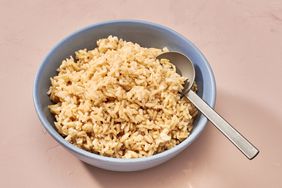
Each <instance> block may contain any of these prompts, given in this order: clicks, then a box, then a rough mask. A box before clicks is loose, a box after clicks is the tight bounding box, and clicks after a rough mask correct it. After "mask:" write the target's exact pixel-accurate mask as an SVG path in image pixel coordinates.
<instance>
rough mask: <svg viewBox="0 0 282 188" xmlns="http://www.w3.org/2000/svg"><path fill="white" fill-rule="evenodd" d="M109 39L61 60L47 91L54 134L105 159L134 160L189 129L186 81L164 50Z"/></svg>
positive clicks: (192, 113) (162, 147)
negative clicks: (184, 93)
mask: <svg viewBox="0 0 282 188" xmlns="http://www.w3.org/2000/svg"><path fill="white" fill-rule="evenodd" d="M165 51H168V50H167V49H166V48H164V49H162V50H161V49H156V48H143V47H141V46H140V45H138V44H136V43H132V42H126V41H124V40H122V39H118V38H117V37H112V36H109V37H108V38H104V39H100V40H98V42H97V48H95V49H93V50H89V51H88V50H86V49H84V50H78V51H77V52H75V58H73V57H70V58H67V59H65V60H64V61H63V62H62V64H61V65H60V67H59V69H58V75H57V76H54V77H52V78H51V86H50V89H49V91H48V95H49V96H50V99H51V100H52V101H53V102H54V104H52V105H50V106H49V109H50V111H51V113H52V114H54V115H55V119H56V121H55V126H56V128H57V130H58V132H59V133H60V134H61V135H62V136H63V137H64V138H65V139H66V140H67V141H68V142H70V143H72V144H74V145H76V146H78V147H80V148H82V149H85V150H87V151H90V152H93V153H97V154H100V155H103V156H109V157H115V158H138V157H146V156H151V155H154V154H156V153H160V152H162V151H164V150H167V149H169V148H172V147H174V146H175V145H177V144H179V143H180V142H181V141H183V140H184V139H185V138H187V136H188V135H189V134H190V132H191V130H192V123H193V119H194V117H195V116H196V114H197V110H196V109H195V107H194V106H193V105H192V104H191V103H190V102H189V101H188V100H187V99H186V98H185V97H184V98H180V94H179V92H180V91H181V90H182V89H183V84H184V81H185V78H184V77H181V76H180V75H178V74H177V73H176V69H175V66H174V65H173V64H171V63H170V62H169V61H168V60H166V59H162V60H160V61H159V60H157V59H156V57H157V56H158V55H159V54H161V53H162V52H165Z"/></svg>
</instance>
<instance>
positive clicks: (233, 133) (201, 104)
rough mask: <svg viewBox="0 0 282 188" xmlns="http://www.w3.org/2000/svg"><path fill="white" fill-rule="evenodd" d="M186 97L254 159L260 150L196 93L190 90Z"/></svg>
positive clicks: (247, 155)
mask: <svg viewBox="0 0 282 188" xmlns="http://www.w3.org/2000/svg"><path fill="white" fill-rule="evenodd" d="M186 97H188V99H189V100H190V101H191V102H192V103H193V104H194V105H195V106H196V107H197V108H198V109H199V110H200V111H201V112H202V113H203V114H204V115H205V116H206V117H207V118H208V119H209V120H210V121H211V122H212V123H213V124H214V125H215V126H216V128H217V129H218V130H220V131H221V132H222V133H223V134H224V136H226V137H227V138H228V139H229V140H230V141H231V142H232V143H233V144H234V145H235V146H236V147H237V148H238V149H239V150H240V151H241V152H242V153H243V154H244V155H245V156H246V157H247V158H248V159H250V160H251V159H253V158H255V157H256V156H257V154H258V153H259V150H258V149H257V148H256V147H255V146H253V145H252V144H251V143H250V142H249V141H248V140H247V139H246V138H245V137H244V136H242V135H241V134H240V133H239V132H238V131H237V130H236V129H234V128H233V127H232V126H231V125H230V124H229V123H228V122H227V121H226V120H224V119H223V118H222V117H221V116H220V115H219V114H218V113H217V112H215V111H214V110H213V109H212V108H211V107H210V106H209V105H208V104H207V103H206V102H205V101H204V100H202V99H201V98H200V97H199V96H198V95H197V94H196V93H195V92H194V91H192V90H190V91H189V92H188V93H187V94H186Z"/></svg>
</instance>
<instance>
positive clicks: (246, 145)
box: [157, 52, 259, 160]
mask: <svg viewBox="0 0 282 188" xmlns="http://www.w3.org/2000/svg"><path fill="white" fill-rule="evenodd" d="M157 59H168V60H169V61H170V62H171V63H173V64H174V65H175V66H176V70H177V73H178V74H180V75H182V76H184V77H186V78H188V81H187V83H186V84H185V88H184V90H183V95H185V96H186V97H187V98H188V99H189V100H190V101H191V102H192V103H193V104H194V105H195V106H196V107H197V108H198V109H199V110H200V111H201V112H202V113H203V114H204V115H205V116H206V117H207V118H208V119H209V120H210V121H211V122H212V123H213V124H214V125H215V127H216V128H217V129H218V130H220V131H221V133H223V134H224V136H226V137H227V138H228V139H229V140H230V141H231V142H232V143H233V144H234V145H235V146H236V147H237V148H238V149H239V150H240V151H241V152H242V153H243V154H244V155H245V156H246V157H247V158H248V159H250V160H251V159H253V158H255V157H256V156H257V154H258V153H259V150H258V149H257V148H256V147H255V146H254V145H252V144H251V143H250V142H249V141H248V140H247V139H246V138H244V136H242V135H241V134H240V133H239V132H238V131H237V130H236V129H235V128H233V127H232V126H231V125H230V124H229V123H228V122H227V121H226V120H224V119H223V118H222V117H221V116H220V115H219V114H218V113H217V112H215V111H214V110H213V109H212V108H211V107H210V106H209V105H208V104H207V103H206V102H205V101H204V100H203V99H201V98H200V97H199V96H198V95H197V94H196V93H195V92H194V91H192V90H191V87H192V85H193V83H194V80H195V68H194V65H193V63H192V61H191V60H190V59H189V58H188V57H186V56H185V55H183V54H181V53H178V52H165V53H163V54H161V55H159V56H158V57H157Z"/></svg>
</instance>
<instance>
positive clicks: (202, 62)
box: [33, 20, 216, 171]
mask: <svg viewBox="0 0 282 188" xmlns="http://www.w3.org/2000/svg"><path fill="white" fill-rule="evenodd" d="M108 35H115V36H118V37H120V38H123V39H125V40H127V41H132V42H137V43H139V44H140V45H142V46H145V47H156V48H163V47H168V48H169V50H171V51H178V52H181V53H183V54H185V55H186V56H188V57H189V58H190V59H191V60H192V62H193V63H194V65H195V69H196V81H197V84H198V87H199V92H198V94H199V96H200V97H201V98H202V99H204V100H205V101H206V102H207V103H208V104H209V105H210V106H212V107H214V104H215V96H216V88H215V79H214V76H213V72H212V70H211V67H210V65H209V64H208V62H207V60H206V59H205V57H204V56H203V54H202V53H201V52H200V50H199V49H198V48H197V47H196V46H195V45H194V44H192V43H191V42H190V41H189V40H187V39H186V38H185V37H184V36H182V35H180V34H179V33H177V32H175V31H173V30H172V29H169V28H167V27H165V26H162V25H158V24H155V23H150V22H146V21H136V20H116V21H108V22H103V23H98V24H95V25H92V26H90V27H87V28H85V29H82V30H80V31H78V32H75V33H74V34H72V35H70V36H68V37H67V38H65V39H64V40H62V41H61V42H60V43H58V44H57V45H56V46H55V47H54V48H53V49H52V50H51V51H50V52H49V54H48V55H47V57H46V58H45V59H44V61H43V63H42V64H41V66H40V67H39V70H38V72H37V74H36V78H35V83H34V90H33V100H34V105H35V109H36V112H37V114H38V117H39V119H40V121H41V123H42V124H43V126H44V128H45V129H46V130H47V131H48V133H49V134H50V135H51V136H52V137H53V138H54V139H55V140H56V141H57V142H58V143H60V144H61V145H62V146H64V147H65V148H66V149H67V150H68V151H70V152H71V153H73V154H74V155H75V156H76V157H77V158H79V159H80V160H82V161H84V162H86V163H88V164H90V165H93V166H96V167H99V168H103V169H107V170H113V171H136V170H142V169H147V168H150V167H153V166H156V165H159V164H161V163H163V162H165V161H167V160H169V159H171V158H172V157H174V156H176V155H177V154H179V153H180V152H181V151H183V150H184V149H185V148H187V146H189V145H190V144H191V143H192V142H193V141H194V140H195V139H196V138H197V137H198V136H199V134H200V133H201V132H202V131H203V129H204V128H205V125H206V123H207V119H206V118H205V117H204V116H203V115H199V116H198V117H197V119H196V121H195V123H194V129H193V131H192V133H191V134H190V136H189V137H188V138H187V139H185V140H184V141H183V142H181V143H180V144H179V145H177V146H175V147H173V148H171V149H169V150H167V151H164V152H162V153H159V154H156V155H153V156H150V157H145V158H137V159H117V158H111V157H104V156H101V155H97V154H93V153H90V152H87V151H85V150H82V149H80V148H78V147H76V146H74V145H72V144H70V143H68V142H67V141H65V140H64V139H63V137H62V136H60V134H59V133H58V132H57V131H56V129H55V127H54V117H53V116H52V114H50V112H49V110H48V105H49V104H51V101H50V100H49V97H48V96H47V94H46V92H47V91H48V88H49V86H50V77H52V76H54V75H56V74H57V72H56V69H57V68H58V67H59V65H60V63H61V62H62V60H63V59H65V58H66V57H69V56H70V55H73V54H74V52H75V51H76V50H79V49H83V48H87V49H92V48H95V47H96V41H97V40H98V39H100V38H104V37H107V36H108Z"/></svg>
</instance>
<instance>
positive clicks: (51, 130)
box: [33, 19, 216, 163]
mask: <svg viewBox="0 0 282 188" xmlns="http://www.w3.org/2000/svg"><path fill="white" fill-rule="evenodd" d="M111 24H141V25H146V26H150V27H153V28H158V29H161V30H164V31H166V32H169V33H170V34H173V35H176V36H177V37H179V38H180V39H181V40H183V41H185V42H186V43H188V44H189V45H190V46H192V48H194V50H195V51H196V52H197V53H198V54H199V56H200V58H201V59H202V60H203V62H204V64H205V66H206V67H207V71H208V74H209V77H210V78H211V85H210V88H211V92H210V93H211V96H210V98H211V100H210V101H209V105H210V106H211V107H214V106H215V98H216V83H215V77H214V74H213V71H212V69H211V66H210V64H209V63H208V61H207V59H206V58H205V56H204V55H203V54H202V52H201V51H200V50H199V49H198V48H197V47H196V46H195V45H194V44H193V43H192V42H191V41H190V40H188V39H187V38H186V37H184V36H183V35H182V34H180V33H178V32H176V31H174V30H173V29H171V28H169V27H167V26H163V25H161V24H158V23H153V22H149V21H145V20H135V19H120V20H109V21H104V22H98V23H95V24H91V25H89V26H86V27H84V28H82V29H79V30H77V31H75V32H73V33H71V34H69V35H68V36H66V37H65V38H63V39H62V40H60V41H59V42H57V44H56V45H55V46H54V47H53V48H52V49H51V50H50V51H49V52H48V53H47V55H46V56H45V58H44V59H43V61H42V63H41V65H40V66H39V68H38V71H37V72H36V75H35V80H34V87H33V103H34V107H35V110H36V113H37V115H38V117H39V120H40V122H41V123H42V125H43V127H44V128H45V129H46V130H47V132H48V133H49V134H50V135H51V136H52V137H53V138H54V139H55V140H56V141H57V142H58V143H59V144H61V145H63V146H64V147H66V148H67V149H69V150H70V151H71V152H74V153H75V154H78V155H82V156H84V157H86V158H89V159H93V158H94V159H96V160H99V161H105V162H112V163H116V162H117V163H138V162H147V161H152V160H156V159H159V158H165V157H166V156H168V155H172V154H173V153H175V152H177V151H178V150H180V151H182V150H183V149H185V148H186V147H187V146H189V145H190V144H191V143H192V142H193V141H194V140H195V139H196V138H197V137H198V136H199V135H200V133H201V132H202V131H203V130H204V128H205V127H206V124H207V121H208V120H207V118H206V117H204V116H203V117H202V118H203V120H202V121H201V124H202V125H201V126H200V127H199V129H198V132H197V133H195V134H191V135H189V137H187V138H186V139H185V140H183V141H182V142H181V143H180V144H178V145H176V146H174V147H173V148H171V149H168V150H166V151H163V152H161V153H157V154H155V155H152V156H148V157H142V158H132V159H124V158H113V157H107V156H102V155H99V154H95V153H91V152H89V151H86V150H83V149H81V148H78V147H76V146H75V145H73V144H71V143H69V142H67V141H66V140H65V139H64V138H63V137H62V136H61V135H60V134H59V133H58V132H57V131H56V130H55V128H54V127H53V126H52V125H51V124H50V123H49V121H48V120H47V118H46V116H45V115H44V113H43V111H42V110H41V109H42V108H41V105H40V102H39V97H38V93H39V91H38V86H39V77H40V75H41V73H42V72H43V70H44V68H45V66H46V64H47V59H48V58H49V56H51V55H52V54H53V53H54V52H55V51H56V50H57V48H58V47H59V46H60V45H61V44H63V43H64V42H66V41H68V40H70V39H71V38H72V37H74V36H76V35H78V34H80V33H83V32H85V31H87V30H89V29H95V28H97V27H101V26H104V25H111Z"/></svg>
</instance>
